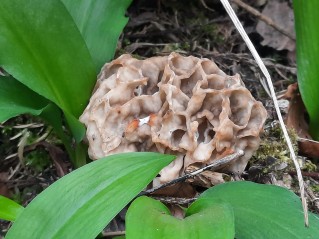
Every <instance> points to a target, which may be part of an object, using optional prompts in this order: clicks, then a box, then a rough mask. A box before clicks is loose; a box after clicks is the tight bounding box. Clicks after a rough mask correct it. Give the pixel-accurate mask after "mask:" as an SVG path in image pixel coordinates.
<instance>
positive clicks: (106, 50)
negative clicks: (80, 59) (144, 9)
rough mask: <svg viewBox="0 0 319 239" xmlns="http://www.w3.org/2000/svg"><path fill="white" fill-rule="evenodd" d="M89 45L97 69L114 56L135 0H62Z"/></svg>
mask: <svg viewBox="0 0 319 239" xmlns="http://www.w3.org/2000/svg"><path fill="white" fill-rule="evenodd" d="M62 2H63V3H64V4H65V6H66V8H67V9H68V10H69V12H70V14H71V15H72V17H73V19H74V21H75V23H76V25H77V26H78V28H79V30H80V32H81V33H82V36H83V38H84V40H85V42H86V45H87V46H88V48H89V51H90V53H91V56H92V58H93V60H94V63H95V65H96V69H97V71H100V69H101V67H102V66H103V65H104V64H105V63H106V62H108V61H110V60H111V59H113V57H114V53H115V49H116V46H117V41H118V38H119V36H120V34H121V32H122V30H123V28H124V26H125V25H126V23H127V21H128V19H127V18H126V17H124V14H125V11H126V9H127V8H128V6H129V5H130V4H131V2H132V0H116V1H114V0H91V1H87V0H62Z"/></svg>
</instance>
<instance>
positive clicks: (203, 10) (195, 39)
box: [0, 0, 319, 238]
mask: <svg viewBox="0 0 319 239" xmlns="http://www.w3.org/2000/svg"><path fill="white" fill-rule="evenodd" d="M232 2H233V7H234V9H235V10H236V13H237V15H238V17H239V19H240V20H241V22H242V24H243V26H244V28H245V29H246V31H247V33H248V35H249V36H250V38H251V40H252V42H253V43H254V45H255V47H256V49H257V51H258V52H259V54H260V55H261V57H262V58H263V60H264V62H265V65H266V66H267V68H268V70H269V72H270V74H271V76H272V80H273V83H274V86H275V91H276V93H277V96H278V99H279V100H280V101H279V102H280V107H281V111H282V114H283V115H284V117H285V118H286V121H287V122H289V125H290V126H294V127H295V129H294V130H290V134H291V138H292V140H293V142H294V146H295V148H296V152H297V154H298V159H299V161H300V163H302V166H303V167H302V172H303V175H304V180H305V182H306V194H307V199H308V202H309V208H310V210H311V211H314V212H317V213H319V202H318V201H316V200H315V199H316V198H318V197H319V171H318V169H317V166H318V161H316V160H315V159H314V158H316V157H317V158H319V152H318V151H317V152H312V154H309V147H310V146H309V145H307V143H306V144H305V142H304V141H303V140H302V139H301V138H302V137H301V136H300V135H299V136H298V134H299V132H300V131H305V130H307V126H306V125H307V115H306V113H305V109H304V107H303V104H302V102H301V100H300V95H299V94H298V90H297V89H296V85H293V84H294V83H296V81H297V75H296V73H297V69H296V57H295V40H294V29H293V24H294V23H293V10H292V6H291V1H289V0H282V1H277V0H259V1H253V0H250V1H248V0H246V1H245V3H246V4H248V5H249V6H250V7H251V8H253V9H254V10H257V11H259V12H261V13H262V14H263V16H267V17H268V18H270V19H272V20H274V22H275V24H276V26H279V28H280V27H281V28H283V29H285V31H286V32H285V34H286V35H284V34H282V33H280V32H279V31H278V30H276V29H275V28H273V27H271V26H269V23H265V22H263V21H261V20H260V18H258V17H256V16H255V15H253V14H252V13H250V12H249V11H248V10H249V9H248V8H247V7H246V6H244V5H242V4H241V3H242V2H241V1H240V0H234V1H232ZM127 15H128V17H129V22H128V24H127V26H126V28H125V29H124V32H123V34H122V35H121V37H120V39H119V43H118V50H117V53H116V57H118V56H119V55H121V54H123V53H129V54H132V55H133V56H134V57H137V58H140V59H144V58H147V57H151V56H162V55H168V54H170V53H171V52H172V51H175V52H178V53H180V54H182V55H186V56H188V55H194V56H196V57H199V58H208V59H211V60H213V61H215V63H216V64H217V65H218V66H219V67H220V69H222V70H223V71H224V72H225V73H226V74H228V75H234V74H237V73H238V74H240V76H241V78H242V80H243V82H244V84H245V85H246V87H247V88H248V89H249V90H250V91H251V92H252V95H253V96H254V97H255V99H256V100H258V101H261V102H262V103H263V104H264V106H265V108H266V109H267V112H268V119H267V120H266V124H265V129H264V133H263V135H262V136H261V138H262V142H261V146H260V148H259V150H258V151H257V152H256V153H255V155H254V156H253V158H252V159H251V160H250V163H249V164H248V165H247V167H246V170H245V172H244V173H243V175H241V177H240V179H243V180H249V181H254V182H258V183H267V184H275V185H279V186H282V187H286V188H288V189H290V190H292V191H294V192H295V193H297V194H298V193H299V190H298V180H297V177H296V170H295V168H294V166H293V163H292V161H291V160H290V155H289V151H288V148H287V146H286V143H285V141H284V139H283V137H282V133H281V130H280V127H279V124H278V121H277V115H276V112H275V109H274V106H273V101H272V99H271V98H270V97H269V94H268V93H267V87H265V79H264V77H263V74H262V73H261V71H260V70H259V68H258V66H257V64H256V62H255V60H254V59H253V58H252V56H251V54H250V52H249V50H248V48H247V46H246V44H245V43H244V41H243V40H242V38H241V37H240V35H239V33H238V32H237V30H236V28H235V27H234V25H233V23H232V22H231V20H230V18H229V17H228V15H227V14H226V12H225V10H224V9H223V7H222V5H221V3H220V1H218V0H189V1H178V0H134V1H133V4H132V5H131V7H130V8H129V10H128V13H127ZM287 35H289V36H287ZM290 85H292V86H291V87H289V86H290ZM288 87H289V89H288ZM289 100H290V102H296V101H297V102H298V104H295V106H294V108H293V110H292V109H291V108H292V107H291V106H289ZM291 111H293V112H291ZM300 122H301V123H300ZM51 131H52V129H51V128H50V127H49V126H47V125H45V124H44V123H43V122H41V121H39V119H37V118H34V117H30V116H28V115H23V116H19V117H17V118H14V119H11V120H9V121H7V122H5V123H2V124H0V132H1V133H0V162H1V163H0V195H5V196H8V197H11V198H13V199H14V200H16V201H17V202H19V203H21V204H23V205H27V204H28V202H30V200H32V199H33V198H34V197H35V196H36V195H37V194H38V193H40V192H41V191H42V190H43V189H45V188H46V187H48V186H49V185H50V184H52V183H53V182H54V181H56V180H57V179H58V178H60V177H61V176H63V175H65V174H66V173H68V172H70V171H71V170H72V166H71V164H70V162H69V161H68V158H67V155H66V152H65V151H64V148H63V146H62V143H61V142H60V141H59V139H57V138H56V137H55V135H54V134H53V133H52V132H51ZM296 132H297V133H298V134H297V133H296ZM298 146H299V148H298ZM310 151H311V150H310ZM22 160H23V161H24V163H23V164H22V163H21V162H22ZM22 165H23V166H22ZM220 180H222V181H228V180H238V178H234V176H233V175H225V174H224V175H223V177H222V178H221V179H220ZM204 186H205V185H204ZM124 214H125V213H123V212H122V213H120V215H119V216H118V217H117V218H116V219H115V220H113V221H112V223H111V225H109V227H108V229H107V230H106V232H105V235H106V236H107V235H111V234H112V233H114V232H116V231H122V230H124V227H123V220H124ZM8 226H9V225H8V223H4V222H1V221H0V238H1V235H4V234H5V232H6V231H7V229H8ZM110 232H111V233H110ZM106 236H105V238H110V237H106Z"/></svg>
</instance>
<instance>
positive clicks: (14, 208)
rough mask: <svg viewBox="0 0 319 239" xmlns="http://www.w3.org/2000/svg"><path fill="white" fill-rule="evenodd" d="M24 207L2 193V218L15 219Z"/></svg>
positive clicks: (0, 200) (0, 202)
mask: <svg viewBox="0 0 319 239" xmlns="http://www.w3.org/2000/svg"><path fill="white" fill-rule="evenodd" d="M23 209H24V207H22V206H21V205H19V204H18V203H16V202H15V201H12V200H11V199H9V198H6V197H3V196H1V195H0V219H2V220H7V221H14V220H16V218H17V217H18V216H19V215H20V214H21V212H22V211H23Z"/></svg>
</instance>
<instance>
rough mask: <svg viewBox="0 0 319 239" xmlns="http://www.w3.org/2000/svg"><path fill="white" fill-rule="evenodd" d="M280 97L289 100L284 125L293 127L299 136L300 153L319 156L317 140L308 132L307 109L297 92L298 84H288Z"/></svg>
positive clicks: (314, 156) (311, 156)
mask: <svg viewBox="0 0 319 239" xmlns="http://www.w3.org/2000/svg"><path fill="white" fill-rule="evenodd" d="M282 98H284V99H287V100H289V107H288V113H287V115H286V125H287V127H289V128H293V129H294V130H295V131H296V133H297V135H298V137H299V138H298V148H299V152H300V154H302V155H304V156H307V157H310V158H319V142H317V141H314V140H312V138H311V136H310V134H309V125H308V122H307V120H306V118H305V116H306V115H307V110H306V108H305V105H304V103H303V101H302V98H301V95H300V93H299V88H298V84H297V83H294V84H292V85H289V86H288V88H287V91H286V93H285V94H284V95H283V96H282Z"/></svg>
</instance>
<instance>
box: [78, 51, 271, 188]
mask: <svg viewBox="0 0 319 239" xmlns="http://www.w3.org/2000/svg"><path fill="white" fill-rule="evenodd" d="M266 117H267V112H266V110H265V108H264V107H263V105H262V103H261V102H259V101H256V100H255V99H254V97H253V96H252V95H251V93H250V92H249V90H248V89H247V88H246V87H245V86H244V84H243V82H242V81H241V79H240V76H239V75H238V74H236V75H235V76H228V75H226V74H225V73H224V72H223V71H221V70H220V69H219V68H218V67H217V65H216V64H215V63H214V62H213V61H211V60H209V59H199V58H197V57H194V56H188V57H185V56H182V55H179V54H177V53H171V54H170V55H169V56H162V57H152V58H148V59H145V60H138V59H135V58H133V57H132V56H130V55H127V54H125V55H122V56H121V57H119V58H118V59H115V60H113V61H112V62H110V63H107V64H105V65H104V67H103V68H102V71H101V73H100V74H99V77H98V80H97V83H96V86H95V89H94V93H93V95H92V97H91V99H90V102H89V105H88V106H87V107H86V109H85V111H84V113H83V114H82V116H81V117H80V121H81V122H82V123H84V124H85V125H86V127H87V132H86V137H87V140H88V143H89V156H90V157H91V158H92V159H99V158H102V157H104V156H107V155H110V154H114V153H119V152H135V151H156V152H160V153H169V154H175V155H177V158H176V160H175V161H173V162H172V163H171V164H170V165H168V166H167V167H165V168H164V169H163V170H162V171H161V172H160V174H161V178H160V179H161V181H162V182H167V181H170V180H172V179H174V178H176V177H178V176H179V175H181V174H183V173H184V170H185V169H186V168H187V167H188V166H189V165H191V164H194V163H197V164H198V163H202V164H205V165H206V164H209V163H212V162H213V161H214V160H217V159H219V158H221V157H224V156H226V155H227V154H229V153H231V152H235V151H237V150H239V149H241V150H243V151H244V152H245V154H244V155H243V156H242V157H240V158H238V159H237V160H235V161H232V162H231V163H229V164H228V165H224V166H223V167H222V168H220V169H218V170H219V171H221V172H233V173H238V174H241V173H242V172H243V171H244V169H245V167H246V165H247V163H248V160H249V159H250V158H251V156H252V154H253V153H254V151H255V150H256V149H257V148H258V146H259V142H260V138H259V134H260V132H261V131H262V128H263V125H264V122H265V120H266Z"/></svg>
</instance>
